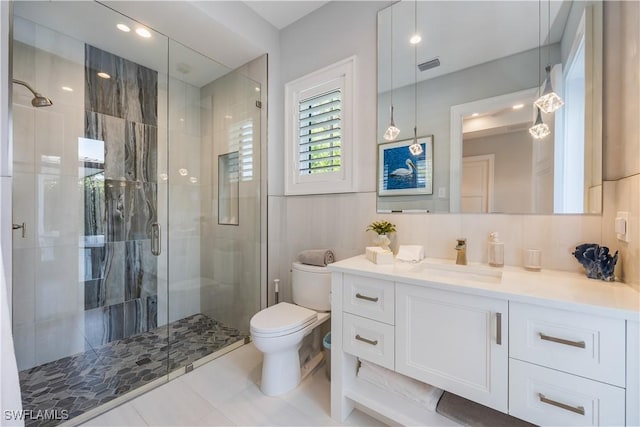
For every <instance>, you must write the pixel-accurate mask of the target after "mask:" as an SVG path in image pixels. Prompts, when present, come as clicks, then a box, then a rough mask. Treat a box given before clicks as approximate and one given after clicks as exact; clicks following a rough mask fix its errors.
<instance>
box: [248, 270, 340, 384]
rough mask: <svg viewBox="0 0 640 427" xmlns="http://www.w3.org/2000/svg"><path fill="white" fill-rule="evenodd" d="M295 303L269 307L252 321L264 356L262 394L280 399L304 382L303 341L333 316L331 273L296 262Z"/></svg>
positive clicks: (292, 281)
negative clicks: (302, 363) (301, 360)
mask: <svg viewBox="0 0 640 427" xmlns="http://www.w3.org/2000/svg"><path fill="white" fill-rule="evenodd" d="M291 286H292V291H293V302H294V303H295V304H289V303H286V302H281V303H279V304H276V305H273V306H271V307H269V308H265V309H264V310H262V311H260V312H259V313H257V314H255V315H254V316H253V317H252V318H251V322H250V327H251V338H252V339H253V343H254V344H255V346H256V348H257V349H258V350H260V351H261V352H262V353H263V354H264V360H263V362H262V384H261V386H260V388H261V389H262V392H263V393H264V394H266V395H268V396H277V395H280V394H283V393H286V392H288V391H289V390H292V389H294V388H296V387H297V386H298V384H299V383H300V359H299V357H298V350H299V348H300V346H301V345H302V339H303V338H304V337H305V336H306V335H308V334H310V333H311V331H313V329H314V328H315V327H316V326H319V325H320V324H321V323H323V322H324V321H325V320H327V319H328V318H329V317H330V313H329V310H330V309H331V296H330V294H331V272H329V270H328V269H327V268H326V267H316V266H312V265H304V264H300V263H297V262H294V263H293V269H292V277H291Z"/></svg>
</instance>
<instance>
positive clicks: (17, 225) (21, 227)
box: [12, 222, 27, 239]
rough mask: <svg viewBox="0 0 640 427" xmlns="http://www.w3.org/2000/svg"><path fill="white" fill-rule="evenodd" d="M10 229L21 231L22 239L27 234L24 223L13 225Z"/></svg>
mask: <svg viewBox="0 0 640 427" xmlns="http://www.w3.org/2000/svg"><path fill="white" fill-rule="evenodd" d="M12 228H13V229H14V230H19V229H22V238H23V239H24V237H25V234H26V232H27V224H26V223H24V222H23V223H22V224H13V227H12Z"/></svg>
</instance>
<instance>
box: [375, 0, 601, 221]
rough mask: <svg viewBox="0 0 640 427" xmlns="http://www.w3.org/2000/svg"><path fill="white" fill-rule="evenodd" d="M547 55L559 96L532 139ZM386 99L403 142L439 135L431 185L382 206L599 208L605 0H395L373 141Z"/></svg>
mask: <svg viewBox="0 0 640 427" xmlns="http://www.w3.org/2000/svg"><path fill="white" fill-rule="evenodd" d="M416 9H417V20H415V16H416V15H415V14H414V11H415V10H416ZM539 17H540V18H539ZM392 21H393V22H392ZM415 22H417V32H418V33H419V34H420V35H421V36H422V41H421V42H420V43H419V44H418V45H416V47H415V49H416V50H415V52H414V46H413V45H411V44H410V43H409V39H410V37H411V36H412V35H413V33H414V25H415ZM549 28H550V30H549ZM414 54H415V59H414ZM392 58H393V62H392V61H391V59H392ZM547 64H551V65H552V70H551V82H552V83H553V87H554V89H555V90H556V92H559V93H560V95H561V96H562V97H563V99H564V101H565V105H564V106H563V107H562V108H561V109H560V110H558V111H556V112H555V113H551V114H545V113H543V114H542V117H541V118H542V120H543V121H544V123H546V124H547V125H548V126H549V128H550V130H551V134H550V135H548V136H547V137H545V138H544V139H541V140H537V139H534V138H533V137H532V136H531V135H530V133H529V128H530V127H531V126H532V125H533V124H534V122H535V119H536V115H535V113H536V110H535V109H534V106H533V102H534V101H535V100H536V99H537V98H538V96H539V94H540V92H541V91H542V89H543V88H544V84H545V70H544V69H545V66H546V65H547ZM392 77H393V78H392ZM414 78H415V79H416V80H417V85H416V84H414ZM414 96H415V97H417V102H415V105H416V107H414ZM392 103H393V107H394V121H395V124H396V126H397V127H398V128H399V129H400V134H399V136H398V139H406V138H410V137H411V135H412V133H413V128H414V125H415V126H417V132H418V134H423V135H434V147H433V156H434V157H433V194H432V195H413V196H406V195H403V196H394V197H379V198H378V211H380V212H390V211H391V212H402V211H411V212H416V211H425V212H500V213H540V214H551V213H600V212H601V204H602V202H601V199H602V197H601V194H602V155H601V153H602V129H601V128H602V119H601V108H602V4H601V2H599V1H568V0H565V1H553V2H540V3H539V2H531V1H522V2H504V1H456V2H447V1H430V2H422V1H419V2H417V4H416V3H415V2H414V1H400V2H397V3H394V4H393V5H392V6H390V7H387V8H386V9H383V10H381V11H380V12H379V13H378V129H377V135H378V143H384V142H386V141H385V140H384V138H383V135H384V132H385V130H386V128H387V126H388V124H389V120H390V117H389V112H390V107H391V104H392ZM414 108H417V110H415V109H414ZM414 114H415V117H417V119H414ZM414 121H417V123H414ZM379 173H380V172H379Z"/></svg>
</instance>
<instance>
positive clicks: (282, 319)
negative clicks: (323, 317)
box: [250, 302, 318, 337]
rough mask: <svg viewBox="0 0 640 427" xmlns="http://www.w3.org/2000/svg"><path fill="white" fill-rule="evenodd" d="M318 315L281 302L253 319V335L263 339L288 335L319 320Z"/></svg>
mask: <svg viewBox="0 0 640 427" xmlns="http://www.w3.org/2000/svg"><path fill="white" fill-rule="evenodd" d="M317 317H318V313H317V312H315V311H313V310H309V309H308V308H304V307H300V306H299V305H295V304H289V303H287V302H281V303H279V304H276V305H273V306H271V307H269V308H266V309H264V310H262V311H260V312H259V313H257V314H256V315H255V316H253V317H252V318H251V322H250V329H251V334H252V335H256V336H261V337H279V336H284V335H288V334H291V333H294V332H297V331H299V330H302V329H304V328H305V327H306V326H308V325H310V324H312V323H313V322H315V321H316V320H317Z"/></svg>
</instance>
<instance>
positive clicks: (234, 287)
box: [159, 40, 266, 370]
mask: <svg viewBox="0 0 640 427" xmlns="http://www.w3.org/2000/svg"><path fill="white" fill-rule="evenodd" d="M262 61H263V62H260V63H259V64H258V66H256V67H255V68H257V69H260V67H259V66H263V68H264V72H265V73H266V59H265V58H262ZM249 68H250V67H246V69H244V70H242V69H241V70H234V71H232V70H230V69H229V68H227V67H225V66H224V65H222V64H219V63H217V62H215V61H213V60H211V59H210V58H207V57H205V56H203V55H200V54H199V53H197V52H195V51H193V50H191V49H189V48H187V47H185V46H183V45H181V44H179V43H176V42H174V41H172V40H171V41H170V42H169V113H168V118H169V121H168V129H169V132H168V135H169V150H168V153H169V161H168V167H169V169H168V170H167V171H166V172H165V173H161V174H160V176H161V179H163V180H165V181H164V182H163V183H161V184H159V185H160V187H161V188H162V190H161V192H160V194H162V195H164V194H165V188H166V194H167V197H168V204H169V211H168V213H169V218H168V223H169V230H168V246H169V281H168V296H169V310H168V316H169V317H168V319H167V321H168V322H169V334H170V335H169V343H170V360H169V368H170V370H173V369H177V368H180V367H182V366H187V365H189V364H192V363H193V362H195V361H199V362H200V363H202V362H203V361H204V360H207V358H205V359H201V358H203V357H205V356H211V357H215V355H216V353H217V352H219V350H222V349H228V347H229V346H231V345H234V344H235V345H241V344H242V343H244V342H245V339H246V338H248V336H249V319H250V318H251V316H252V315H253V314H255V313H256V312H258V311H259V310H260V255H261V252H260V251H261V247H260V224H261V212H260V200H261V199H260V191H261V185H260V183H261V180H260V147H261V139H260V132H261V126H260V123H261V121H260V117H261V116H260V112H261V108H260V102H259V101H260V100H261V92H260V90H261V88H260V84H257V83H256V82H254V81H253V80H251V79H250V78H248V77H247V76H246V75H245V74H246V73H247V71H248V69H249Z"/></svg>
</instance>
